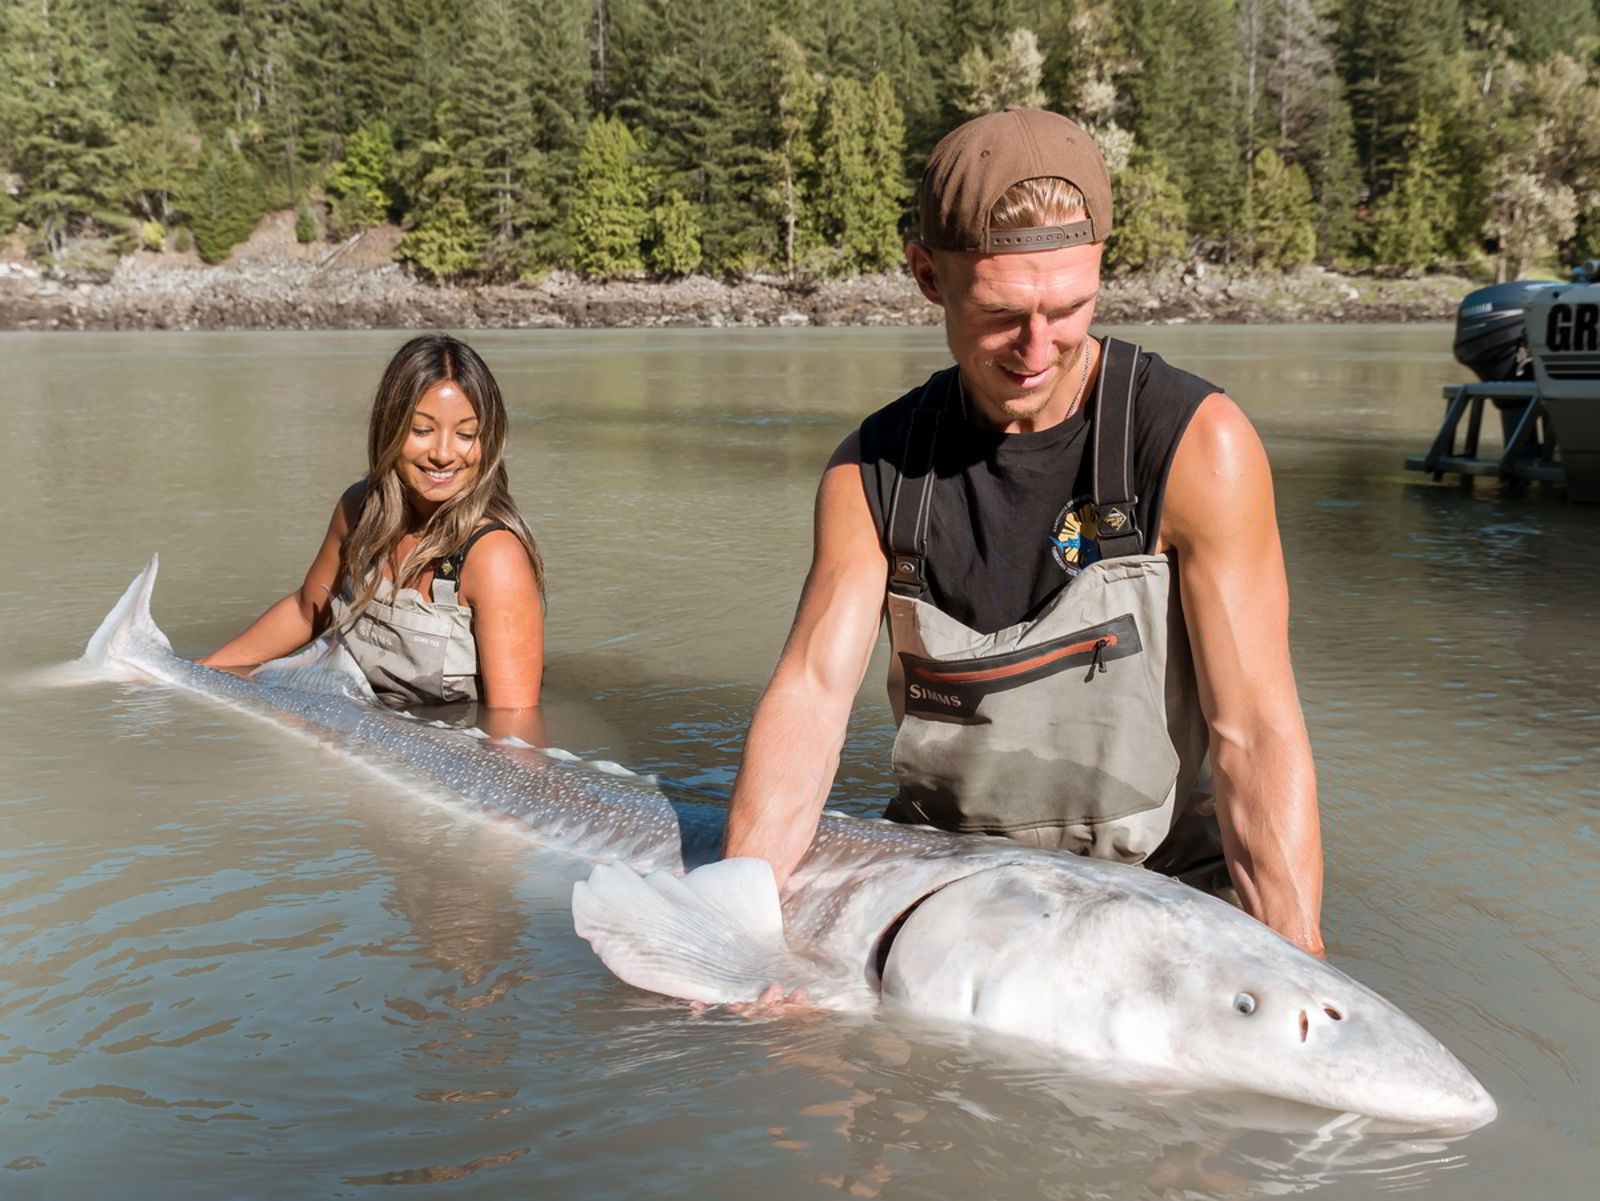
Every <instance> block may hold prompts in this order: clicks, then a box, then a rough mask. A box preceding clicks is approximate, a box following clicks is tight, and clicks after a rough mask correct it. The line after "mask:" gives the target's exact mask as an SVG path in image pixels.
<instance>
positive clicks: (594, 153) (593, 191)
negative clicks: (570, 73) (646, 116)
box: [567, 117, 650, 276]
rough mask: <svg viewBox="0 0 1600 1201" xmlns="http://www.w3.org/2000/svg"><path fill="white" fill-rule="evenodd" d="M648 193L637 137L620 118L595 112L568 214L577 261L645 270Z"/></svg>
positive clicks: (597, 268) (599, 267) (609, 269)
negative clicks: (643, 254) (616, 118)
mask: <svg viewBox="0 0 1600 1201" xmlns="http://www.w3.org/2000/svg"><path fill="white" fill-rule="evenodd" d="M648 197H649V182H648V176H647V174H646V171H645V168H644V165H643V163H642V162H641V161H640V154H639V143H638V142H637V141H636V140H635V139H634V136H633V134H632V133H631V132H630V131H629V129H628V127H627V126H626V125H624V124H623V123H622V122H621V121H618V120H615V119H613V118H611V117H597V118H596V119H595V120H594V121H592V122H590V124H589V132H588V133H587V134H586V135H585V136H584V139H583V149H582V150H581V151H580V152H579V154H578V180H577V186H576V188H575V189H574V190H573V195H572V205H571V208H570V210H569V213H568V218H567V221H568V228H569V235H570V237H571V240H572V249H573V265H574V266H575V267H577V269H578V270H579V271H582V272H584V273H586V274H589V275H597V276H612V275H626V274H631V273H633V272H637V271H642V270H644V260H643V258H642V257H641V254H640V245H641V243H642V242H643V241H644V237H645V234H646V232H647V229H648V226H649V219H650V214H649V210H648V209H647V207H646V203H647V201H648Z"/></svg>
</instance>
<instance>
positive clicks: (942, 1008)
mask: <svg viewBox="0 0 1600 1201" xmlns="http://www.w3.org/2000/svg"><path fill="white" fill-rule="evenodd" d="M1097 866H1108V867H1112V868H1115V865H1097ZM1107 876H1109V877H1110V878H1109V879H1107V878H1106V877H1107ZM886 938H887V939H888V945H887V949H886V950H884V951H881V952H880V956H879V958H880V962H881V965H882V966H881V969H880V975H881V987H882V993H883V999H884V1003H885V1005H888V1006H891V1007H893V1008H896V1009H900V1010H902V1011H905V1012H911V1013H915V1014H918V1015H920V1016H923V1017H930V1018H935V1019H942V1020H950V1021H960V1022H968V1023H976V1024H978V1025H981V1026H985V1027H988V1028H990V1029H994V1030H998V1031H1002V1032H1004V1033H1007V1034H1012V1035H1016V1036H1020V1037H1024V1038H1029V1039H1033V1040H1035V1041H1038V1042H1043V1043H1047V1044H1050V1045H1052V1046H1054V1047H1056V1048H1058V1049H1060V1050H1061V1051H1064V1052H1066V1053H1067V1054H1068V1055H1069V1056H1071V1057H1072V1058H1073V1059H1074V1060H1077V1061H1080V1062H1083V1063H1086V1064H1089V1065H1093V1066H1095V1067H1096V1068H1099V1069H1103V1070H1107V1071H1110V1072H1111V1073H1112V1074H1115V1075H1120V1076H1122V1077H1124V1078H1126V1079H1127V1080H1128V1081H1130V1082H1140V1083H1158V1084H1160V1085H1162V1086H1165V1087H1179V1088H1188V1089H1194V1090H1217V1091H1233V1090H1244V1091H1248V1092H1253V1093H1261V1094H1266V1095H1270V1096H1276V1097H1281V1098H1284V1099H1285V1100H1289V1101H1295V1102H1299V1103H1302V1104H1307V1105H1314V1106H1318V1107H1321V1108H1325V1109H1330V1110H1335V1111H1338V1112H1343V1113H1355V1114H1361V1115H1364V1116H1368V1117H1372V1118H1377V1119H1380V1120H1382V1121H1385V1122H1390V1123H1395V1124H1398V1125H1401V1126H1405V1127H1407V1128H1410V1129H1418V1130H1420V1129H1428V1130H1448V1131H1465V1130H1471V1129H1474V1128H1476V1127H1478V1126H1481V1125H1484V1124H1485V1123H1487V1122H1489V1121H1490V1120H1492V1119H1493V1118H1494V1116H1495V1105H1494V1101H1493V1099H1492V1098H1491V1097H1490V1096H1489V1094H1488V1093H1487V1092H1486V1091H1485V1090H1484V1088H1483V1086H1482V1085H1480V1084H1479V1083H1478V1081H1477V1080H1475V1079H1474V1078H1473V1076H1472V1074H1471V1073H1470V1072H1468V1071H1467V1070H1466V1068H1464V1067H1463V1066H1462V1065H1461V1064H1460V1062H1459V1061H1458V1060H1457V1059H1456V1058H1455V1056H1453V1055H1452V1054H1451V1053H1450V1052H1449V1051H1448V1050H1446V1049H1445V1047H1444V1046H1443V1045H1441V1044H1440V1043H1439V1041H1438V1040H1437V1039H1435V1038H1434V1037H1433V1036H1432V1035H1431V1034H1429V1033H1428V1032H1427V1031H1426V1030H1424V1029H1423V1028H1422V1027H1421V1026H1419V1025H1418V1024H1417V1023H1416V1022H1414V1021H1412V1020H1411V1019H1410V1018H1409V1017H1407V1016H1406V1015H1405V1014H1404V1013H1402V1012H1401V1011H1400V1010H1399V1009H1398V1008H1396V1007H1395V1006H1394V1005H1392V1004H1391V1003H1390V1002H1388V1001H1386V1000H1384V999H1383V998H1382V997H1380V996H1379V995H1378V994H1377V993H1375V992H1373V991H1372V990H1370V989H1368V988H1365V987H1364V986H1362V985H1361V984H1358V983H1357V982H1356V981H1354V980H1352V979H1351V978H1350V977H1348V976H1346V975H1345V974H1344V973H1343V972H1340V971H1339V970H1338V969H1336V968H1334V967H1331V966H1330V965H1328V964H1326V963H1323V962H1321V961H1319V960H1317V959H1315V958H1313V957H1312V956H1310V955H1307V954H1305V953H1304V952H1303V951H1301V950H1300V949H1299V948H1297V947H1295V946H1293V945H1292V944H1290V943H1289V942H1287V941H1286V940H1285V939H1283V938H1281V937H1279V936H1278V935H1277V934H1275V933H1273V932H1272V931H1271V930H1269V929H1268V928H1267V927H1266V926H1263V925H1262V924H1261V923H1259V922H1257V921H1255V920H1254V919H1253V918H1251V917H1249V916H1247V915H1246V914H1244V913H1241V912H1239V911H1238V910H1236V909H1233V908H1232V907H1231V906H1229V905H1226V904H1225V903H1223V902H1221V901H1219V900H1217V899H1215V898H1213V897H1208V896H1206V895H1204V894H1202V893H1199V892H1196V891H1195V890H1194V889H1191V888H1188V887H1186V886H1184V885H1181V884H1178V883H1177V882H1176V881H1172V880H1168V879H1166V878H1164V877H1161V876H1158V875H1156V874H1154V873H1152V872H1147V871H1143V870H1141V869H1136V868H1123V869H1117V870H1112V871H1110V872H1109V873H1099V872H1097V874H1096V876H1095V877H1094V878H1091V879H1084V878H1081V877H1078V876H1075V875H1072V874H1068V873H1062V872H1058V871H1055V870H1052V869H1051V868H1050V867H1049V866H1047V865H1010V866H1004V867H998V868H995V869H992V870H989V871H982V872H978V873H975V874H973V875H970V876H967V877H965V878H963V879H960V880H957V881H955V882H954V883H951V884H947V885H945V886H944V887H943V888H941V889H940V890H939V891H937V892H935V893H933V894H931V895H929V896H927V897H925V898H924V899H923V900H922V901H921V902H920V903H918V904H917V905H916V906H915V907H913V908H912V909H911V910H910V911H909V912H908V913H906V914H905V915H904V918H903V920H902V921H901V922H900V924H899V926H898V929H894V930H892V931H891V932H889V933H888V934H886Z"/></svg>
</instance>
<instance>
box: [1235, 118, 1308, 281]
mask: <svg viewBox="0 0 1600 1201" xmlns="http://www.w3.org/2000/svg"><path fill="white" fill-rule="evenodd" d="M1250 176H1251V177H1250V188H1249V199H1248V200H1247V202H1246V204H1245V222H1246V227H1247V229H1248V231H1249V239H1250V252H1251V256H1252V257H1253V258H1254V260H1255V262H1256V263H1257V264H1258V265H1266V266H1270V267H1299V266H1302V265H1304V264H1306V263H1309V262H1311V260H1312V259H1313V258H1315V257H1316V253H1317V226H1316V219H1315V215H1314V213H1313V209H1312V202H1311V180H1310V179H1309V178H1308V177H1307V175H1306V172H1305V168H1304V167H1302V166H1300V165H1299V164H1298V163H1285V162H1284V161H1283V160H1282V159H1281V158H1279V157H1278V153H1277V151H1275V150H1272V149H1270V148H1265V149H1263V150H1262V151H1261V152H1260V153H1259V154H1257V155H1256V158H1255V162H1254V163H1252V164H1251V173H1250Z"/></svg>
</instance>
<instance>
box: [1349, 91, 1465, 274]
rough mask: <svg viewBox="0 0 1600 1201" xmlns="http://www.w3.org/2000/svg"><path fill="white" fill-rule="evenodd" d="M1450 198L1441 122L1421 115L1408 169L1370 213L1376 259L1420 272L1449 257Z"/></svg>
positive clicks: (1426, 114)
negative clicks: (1442, 155)
mask: <svg viewBox="0 0 1600 1201" xmlns="http://www.w3.org/2000/svg"><path fill="white" fill-rule="evenodd" d="M1450 200H1451V197H1450V195H1449V191H1448V184H1447V181H1446V180H1445V178H1444V174H1443V171H1442V169H1441V162H1440V153H1439V119H1438V118H1437V117H1435V116H1434V115H1433V114H1431V113H1423V114H1422V115H1421V117H1420V118H1419V119H1418V121H1417V124H1416V125H1415V127H1414V128H1413V129H1412V131H1411V137H1410V139H1409V152H1408V153H1407V154H1406V156H1405V165H1404V167H1403V168H1402V169H1401V171H1400V172H1399V174H1397V175H1396V176H1395V178H1394V183H1393V186H1392V187H1391V188H1390V190H1389V191H1388V192H1387V193H1386V194H1384V195H1383V196H1382V197H1381V198H1380V199H1379V200H1378V202H1377V203H1376V204H1375V205H1374V206H1373V209H1372V223H1371V229H1370V235H1369V236H1370V238H1371V247H1372V257H1373V259H1374V260H1375V261H1377V262H1378V263H1380V264H1384V265H1387V266H1394V267H1407V268H1417V267H1425V266H1427V265H1428V264H1430V263H1433V262H1436V261H1437V260H1438V259H1439V258H1440V257H1442V256H1443V255H1444V254H1446V253H1447V252H1448V248H1449V231H1450V224H1451V218H1452V215H1453V214H1452V206H1451V203H1450Z"/></svg>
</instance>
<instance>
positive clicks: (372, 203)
mask: <svg viewBox="0 0 1600 1201" xmlns="http://www.w3.org/2000/svg"><path fill="white" fill-rule="evenodd" d="M394 157H395V155H394V134H393V131H392V130H391V129H390V128H389V124H388V122H386V121H374V122H373V123H372V124H370V125H363V126H362V127H361V128H360V129H358V130H356V131H355V133H353V134H351V135H350V137H349V139H348V140H347V141H346V142H345V147H344V157H343V158H342V159H340V160H339V161H338V162H337V163H335V164H334V166H333V170H332V171H330V172H329V173H328V191H329V192H330V193H331V194H332V195H333V205H332V211H331V212H330V214H329V224H330V225H331V226H332V227H333V233H334V235H335V236H336V237H345V236H346V235H348V234H352V233H354V232H356V231H357V230H360V229H367V228H369V227H370V226H373V225H382V224H383V223H384V222H385V221H387V220H388V219H389V192H390V189H391V187H392V186H393V177H394ZM303 240H305V241H310V239H309V238H308V239H303Z"/></svg>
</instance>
